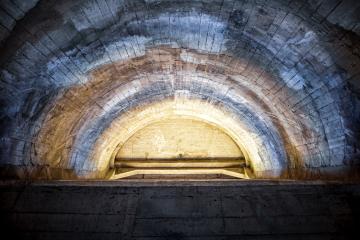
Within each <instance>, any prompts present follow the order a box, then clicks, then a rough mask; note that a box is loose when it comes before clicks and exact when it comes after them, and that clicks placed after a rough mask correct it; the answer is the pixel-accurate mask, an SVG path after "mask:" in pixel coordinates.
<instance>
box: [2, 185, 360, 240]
mask: <svg viewBox="0 0 360 240" xmlns="http://www.w3.org/2000/svg"><path fill="white" fill-rule="evenodd" d="M359 200H360V185H359V184H352V183H346V184H344V183H338V182H320V181H319V182H314V181H307V182H304V181H303V182H299V181H261V180H256V181H247V180H242V181H234V180H211V179H209V180H207V181H186V180H176V181H158V180H150V179H147V180H122V181H112V182H109V181H107V182H106V181H105V182H101V181H86V182H85V181H83V182H82V181H76V182H74V181H53V182H33V183H24V182H9V181H6V182H0V212H1V218H0V219H1V226H2V227H3V229H2V233H3V236H5V235H4V234H5V233H10V234H11V236H12V237H11V238H15V237H20V238H21V239H52V240H56V239H77V240H80V239H142V240H148V239H153V240H158V239H307V240H309V239H357V237H355V236H351V234H352V233H356V232H357V229H358V227H360V207H359V202H360V201H359ZM2 239H5V238H2Z"/></svg>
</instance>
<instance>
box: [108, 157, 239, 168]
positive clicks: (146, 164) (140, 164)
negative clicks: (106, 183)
mask: <svg viewBox="0 0 360 240" xmlns="http://www.w3.org/2000/svg"><path fill="white" fill-rule="evenodd" d="M245 166H246V163H245V159H244V158H208V159H205V158H204V159H202V158H199V159H186V158H185V159H116V161H115V167H117V168H231V167H232V168H234V167H245Z"/></svg>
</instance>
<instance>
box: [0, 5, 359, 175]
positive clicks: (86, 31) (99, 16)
mask: <svg viewBox="0 0 360 240" xmlns="http://www.w3.org/2000/svg"><path fill="white" fill-rule="evenodd" d="M0 7H1V18H0V23H1V31H2V34H1V35H2V36H1V39H2V40H1V46H0V53H1V57H0V65H1V97H0V100H1V125H2V126H4V127H3V128H2V130H1V133H0V134H1V141H2V144H1V152H0V154H1V161H0V162H1V165H2V166H3V167H2V169H3V170H4V169H5V170H4V171H5V172H7V173H9V175H17V176H18V177H20V178H24V177H25V176H28V177H30V178H32V177H36V176H38V177H41V178H42V177H45V178H67V177H68V178H74V177H87V178H94V177H95V178H96V177H98V178H99V177H102V176H103V170H104V169H105V168H106V166H107V165H108V164H105V163H104V164H103V165H99V164H97V163H96V162H94V161H93V159H92V158H91V156H95V155H97V154H100V153H99V152H98V151H97V148H96V146H97V144H98V142H97V141H98V139H100V138H101V137H102V136H104V134H105V133H106V132H107V130H109V126H111V123H112V122H113V121H115V119H117V118H118V117H121V116H122V115H123V114H124V112H126V111H128V112H130V111H136V109H138V108H141V107H144V106H145V105H146V104H148V103H150V102H152V101H161V100H163V99H165V98H168V97H170V98H174V97H175V96H176V95H177V94H178V92H179V91H180V92H182V93H184V92H187V93H188V94H187V95H188V97H189V99H192V98H198V99H202V100H204V101H207V102H209V103H211V104H213V105H221V107H222V108H223V109H227V115H231V116H233V117H234V118H237V119H244V121H243V122H242V124H243V125H246V127H244V129H247V132H249V133H255V134H254V137H253V141H255V142H257V143H258V144H257V146H258V152H259V154H256V155H257V156H255V157H254V158H257V159H258V160H257V162H258V163H261V164H254V166H259V167H257V169H256V168H255V169H254V170H255V171H257V172H259V176H272V177H280V176H282V177H296V176H297V177H305V176H311V177H315V178H316V177H318V178H321V173H325V172H326V173H329V174H330V175H335V176H336V175H337V176H338V177H340V178H342V177H343V176H344V175H345V176H346V175H347V174H350V172H354V171H353V169H354V168H355V167H356V166H357V165H358V161H359V160H358V159H359V141H358V140H359V122H358V121H359V120H358V119H359V110H358V109H359V101H358V93H359V87H358V77H359V69H360V67H359V64H360V61H359V42H360V41H359V35H358V34H359V24H358V20H357V19H356V13H357V11H358V10H357V9H358V7H359V2H358V1H334V2H331V3H327V1H309V2H307V1H280V0H279V1H275V0H274V1H257V2H256V3H255V2H253V1H230V0H224V1H220V0H214V1H200V0H199V1H165V0H164V1H142V0H136V1H111V0H106V1H90V0H81V1H61V2H60V1H54V0H50V1H26V3H23V2H21V1H13V2H10V1H3V2H2V3H1V5H0ZM185 95H186V94H185ZM260 143H261V144H260ZM97 161H107V162H109V161H110V159H105V160H97ZM254 162H255V161H254ZM271 166H273V168H272V167H271ZM9 169H10V170H9ZM11 169H13V170H11ZM12 172H13V173H15V174H12ZM266 172H268V173H269V174H266ZM270 172H272V173H271V174H270ZM308 172H310V173H308ZM355 172H356V171H355Z"/></svg>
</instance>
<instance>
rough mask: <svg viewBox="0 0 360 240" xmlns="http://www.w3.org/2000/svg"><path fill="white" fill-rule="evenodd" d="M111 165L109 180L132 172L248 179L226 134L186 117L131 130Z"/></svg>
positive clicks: (239, 155) (238, 151)
mask: <svg viewBox="0 0 360 240" xmlns="http://www.w3.org/2000/svg"><path fill="white" fill-rule="evenodd" d="M114 166H115V172H114V175H113V176H112V179H120V178H126V177H130V176H134V175H143V176H144V177H145V175H151V176H154V175H155V176H156V177H162V176H168V175H172V176H174V175H175V176H179V175H187V176H188V175H191V176H196V177H199V176H200V177H209V175H211V176H213V175H217V177H220V176H218V175H225V176H231V177H236V178H249V172H250V169H249V168H248V166H247V165H246V162H245V157H244V154H243V153H242V151H241V149H240V148H239V146H238V145H237V144H236V142H235V141H234V140H233V139H232V138H231V137H230V136H229V135H227V134H226V133H225V132H224V131H222V130H221V129H220V128H219V127H217V126H215V125H211V124H209V123H206V122H202V121H199V120H193V119H189V118H173V119H162V120H159V121H157V122H154V123H151V124H149V125H147V126H145V127H144V128H142V129H140V130H139V131H137V132H135V133H134V134H133V135H132V136H131V137H130V138H128V139H127V140H126V141H125V143H124V144H123V145H122V146H121V147H120V150H119V151H118V152H117V154H116V157H115V164H114ZM245 168H247V170H245Z"/></svg>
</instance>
